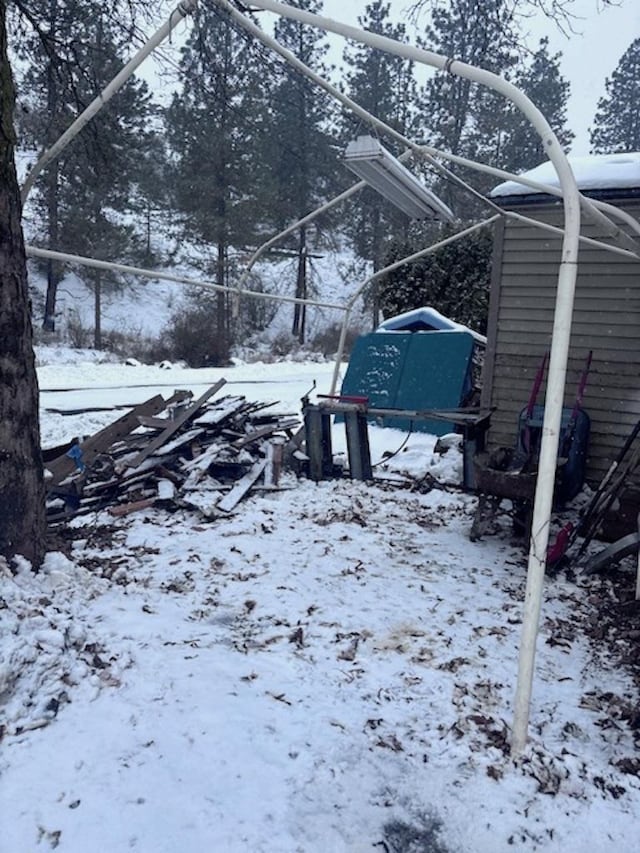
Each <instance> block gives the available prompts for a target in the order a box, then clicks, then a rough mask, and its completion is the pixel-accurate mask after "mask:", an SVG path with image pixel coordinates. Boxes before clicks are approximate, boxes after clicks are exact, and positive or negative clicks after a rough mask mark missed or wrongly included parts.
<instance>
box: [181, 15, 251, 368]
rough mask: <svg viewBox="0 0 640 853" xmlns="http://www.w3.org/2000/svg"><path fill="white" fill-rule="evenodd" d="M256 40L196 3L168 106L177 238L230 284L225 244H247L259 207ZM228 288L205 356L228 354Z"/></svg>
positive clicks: (224, 283)
mask: <svg viewBox="0 0 640 853" xmlns="http://www.w3.org/2000/svg"><path fill="white" fill-rule="evenodd" d="M259 60H260V55H259V52H258V49H257V47H256V44H255V43H254V42H253V41H252V40H251V39H250V38H248V37H247V36H246V35H245V34H244V32H240V31H238V29H237V28H236V27H235V26H234V25H233V23H232V21H231V20H230V18H229V16H228V15H227V14H225V13H224V12H223V11H221V10H220V9H218V8H217V7H215V6H208V5H204V4H203V5H201V6H200V8H199V13H198V15H197V17H196V19H195V25H194V29H193V31H192V33H191V35H190V36H189V38H188V40H187V43H186V45H185V47H184V48H183V51H182V58H181V61H180V70H181V72H182V88H181V90H180V91H179V92H178V93H177V94H176V95H175V96H174V98H173V100H172V102H171V105H170V106H169V108H168V109H167V111H166V125H167V135H168V140H169V144H170V148H171V152H172V155H173V158H174V168H173V179H172V186H173V196H174V204H175V206H176V208H177V210H178V211H180V213H181V215H182V220H181V229H182V233H183V235H184V236H185V237H186V238H187V239H188V240H189V241H191V242H194V243H197V244H199V246H200V247H202V249H203V250H204V260H203V261H202V267H203V270H204V272H205V273H206V274H207V275H212V276H213V277H214V279H215V281H216V283H217V284H218V285H220V286H223V287H226V286H228V284H229V276H230V259H229V249H230V248H231V247H236V248H241V247H242V246H247V245H253V244H255V241H256V229H257V227H258V226H259V224H260V222H259V219H260V215H261V213H262V211H261V210H260V205H258V204H256V195H255V193H254V188H255V187H256V186H257V185H259V184H260V175H259V174H258V170H259V169H260V168H261V166H260V157H259V156H257V154H256V152H257V150H258V148H259V140H260V130H261V126H262V123H263V121H264V115H265V111H266V109H267V107H266V104H265V101H264V98H263V96H262V95H261V92H262V91H263V87H262V86H261V80H260V78H261V74H262V70H261V64H260V61H259ZM229 307H230V306H229V300H228V297H227V293H225V292H224V291H219V292H218V294H217V297H216V310H215V328H214V330H213V334H212V340H211V347H210V352H211V359H212V360H213V361H217V362H218V363H222V362H224V361H226V360H227V359H228V355H229V347H230V316H229Z"/></svg>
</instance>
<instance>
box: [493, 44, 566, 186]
mask: <svg viewBox="0 0 640 853" xmlns="http://www.w3.org/2000/svg"><path fill="white" fill-rule="evenodd" d="M561 58H562V54H560V53H556V54H554V55H553V56H550V55H549V40H548V39H547V38H543V39H541V40H540V44H539V47H538V50H537V51H536V52H535V53H534V54H533V57H532V59H531V61H530V63H529V64H527V65H525V66H524V67H520V68H519V69H518V71H517V72H516V75H515V80H514V83H515V85H516V86H517V87H518V88H519V89H521V91H523V92H524V93H525V95H527V96H528V97H529V98H530V99H531V101H533V103H534V104H535V105H536V107H538V109H539V110H540V111H541V112H542V113H543V115H544V116H545V118H546V119H547V121H548V122H549V124H550V125H551V127H552V129H553V131H554V132H555V134H556V136H557V137H558V139H559V141H560V144H561V145H562V146H563V147H564V148H565V150H567V149H568V148H569V146H570V145H571V142H572V140H573V138H574V135H575V134H574V133H573V131H571V130H569V129H568V128H567V126H566V122H567V100H568V98H569V90H570V85H569V83H568V82H567V81H566V80H565V79H564V78H563V77H562V75H561V73H560V59H561ZM545 156H546V155H545V152H544V151H543V146H542V140H541V139H540V136H539V134H538V133H536V131H535V130H534V129H533V127H532V126H531V122H530V121H528V119H526V118H525V117H524V115H523V114H522V113H521V112H520V110H518V109H517V108H516V107H515V106H513V105H509V106H508V108H507V111H506V113H505V114H504V119H503V127H502V129H501V130H500V131H499V132H498V147H497V149H496V157H495V165H497V166H500V167H501V168H503V169H506V170H507V171H510V172H516V173H518V172H523V171H526V170H527V169H533V168H534V166H537V165H538V164H539V163H541V162H543V160H544V159H545Z"/></svg>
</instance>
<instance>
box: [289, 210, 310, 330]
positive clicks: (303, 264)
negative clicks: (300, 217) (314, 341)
mask: <svg viewBox="0 0 640 853" xmlns="http://www.w3.org/2000/svg"><path fill="white" fill-rule="evenodd" d="M306 298H307V229H306V228H305V227H304V225H303V226H302V228H301V229H300V242H299V244H298V275H297V277H296V299H306ZM306 319H307V306H306V305H300V304H299V303H296V304H295V306H294V309H293V326H292V328H291V333H292V334H293V335H294V336H295V337H297V338H298V341H299V343H301V344H303V343H304V336H305V325H306Z"/></svg>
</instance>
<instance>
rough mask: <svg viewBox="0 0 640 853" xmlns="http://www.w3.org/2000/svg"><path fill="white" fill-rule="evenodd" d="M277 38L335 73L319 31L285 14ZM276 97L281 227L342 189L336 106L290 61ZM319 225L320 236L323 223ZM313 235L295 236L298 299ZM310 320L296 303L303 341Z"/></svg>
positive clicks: (316, 7)
mask: <svg viewBox="0 0 640 853" xmlns="http://www.w3.org/2000/svg"><path fill="white" fill-rule="evenodd" d="M291 5H294V6H296V7H298V8H301V9H305V10H307V11H310V12H313V13H316V14H319V13H320V12H321V11H322V4H321V2H319V0H295V2H293V3H292V4H291ZM275 38H276V39H277V40H278V41H279V42H280V44H282V45H283V46H284V47H286V48H287V49H288V50H290V51H291V52H292V53H293V54H294V55H295V56H296V57H297V58H298V59H300V60H301V61H302V62H304V63H305V65H307V66H308V67H309V68H311V69H312V70H313V71H315V72H316V73H317V74H320V75H322V76H325V77H326V76H328V75H329V69H328V68H327V66H326V65H325V63H324V58H325V56H326V53H327V50H328V44H327V41H326V38H325V37H324V36H323V35H322V34H321V33H320V32H319V31H318V30H317V29H315V28H313V27H308V26H305V25H303V24H301V23H299V22H297V21H290V20H288V19H286V18H280V19H279V20H278V22H277V23H276V26H275ZM270 97H271V112H270V115H269V117H268V124H267V132H266V134H265V140H266V158H267V162H268V165H269V172H270V182H269V183H270V186H271V198H270V200H269V209H268V210H267V211H266V213H267V216H268V218H269V220H271V221H273V222H274V225H275V226H276V227H277V228H278V230H281V229H282V228H283V227H285V226H286V225H287V224H288V223H290V222H292V221H295V220H297V219H302V217H304V216H305V215H306V214H307V213H309V212H310V211H312V210H313V209H314V208H316V207H318V206H319V205H320V204H321V203H322V202H323V201H326V200H327V199H328V198H329V197H330V196H331V195H333V194H334V191H335V189H336V188H337V176H336V152H335V151H334V144H333V142H332V139H331V137H330V135H329V129H330V125H331V119H332V116H333V107H332V104H331V103H330V102H329V100H328V98H327V96H326V95H325V94H324V93H323V92H322V91H321V90H320V89H319V88H318V87H317V86H315V85H314V84H313V83H312V82H311V81H310V80H309V79H308V78H307V77H304V76H302V75H301V74H299V73H298V72H296V71H295V70H294V69H293V68H292V67H291V66H290V65H288V64H285V65H283V66H282V69H281V71H280V74H279V79H278V81H277V83H276V85H275V86H274V88H273V91H272V93H271V96H270ZM314 229H315V232H316V236H318V223H317V222H316V223H314ZM308 238H309V234H308V227H307V226H303V227H302V228H300V229H299V230H298V232H297V235H296V237H295V238H294V239H296V241H297V245H296V252H297V255H298V265H297V275H296V287H295V295H296V297H298V298H306V297H307V296H308V295H309V283H308V276H309V269H308V245H307V244H308ZM305 319H306V311H305V306H302V305H296V306H295V307H294V314H293V324H292V334H293V335H294V336H296V337H297V338H298V340H299V341H300V342H301V343H302V342H303V341H304V338H305Z"/></svg>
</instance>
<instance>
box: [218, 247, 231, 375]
mask: <svg viewBox="0 0 640 853" xmlns="http://www.w3.org/2000/svg"><path fill="white" fill-rule="evenodd" d="M226 255H227V245H226V243H225V242H224V241H222V240H221V241H219V242H218V257H217V260H216V284H218V285H220V286H221V287H224V286H225V284H226V275H225V273H226V268H227V264H226ZM227 308H228V306H227V294H226V293H225V292H224V291H222V290H219V291H218V292H217V294H216V334H217V337H218V347H217V361H218V363H219V364H226V363H227V362H228V361H229V347H230V345H229V319H228V315H229V312H228V310H227Z"/></svg>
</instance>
